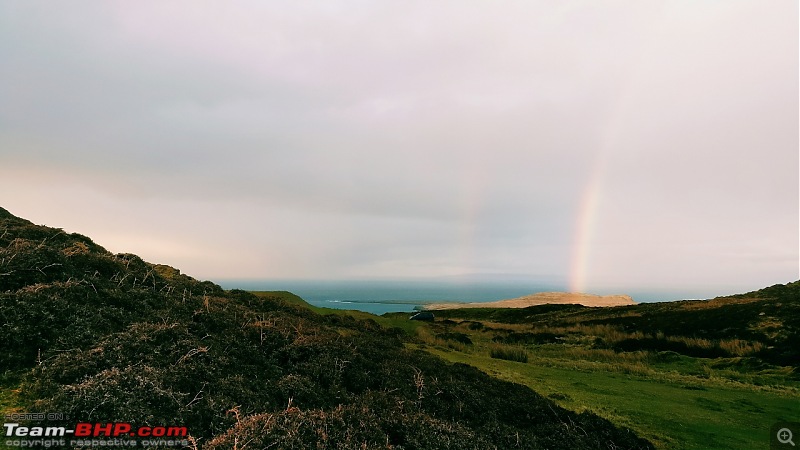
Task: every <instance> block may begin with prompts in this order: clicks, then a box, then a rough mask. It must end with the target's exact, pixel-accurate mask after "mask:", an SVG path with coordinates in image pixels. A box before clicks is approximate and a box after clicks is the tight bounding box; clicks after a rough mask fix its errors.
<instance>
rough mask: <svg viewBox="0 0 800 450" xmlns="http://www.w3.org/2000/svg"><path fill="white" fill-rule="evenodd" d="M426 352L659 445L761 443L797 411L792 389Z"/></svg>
mask: <svg viewBox="0 0 800 450" xmlns="http://www.w3.org/2000/svg"><path fill="white" fill-rule="evenodd" d="M428 351H430V352H431V353H433V354H436V355H438V356H441V357H443V358H444V359H447V360H449V361H452V362H463V363H466V364H471V365H473V366H475V367H478V368H480V369H481V370H483V371H485V372H486V373H489V374H490V375H493V376H496V377H498V378H501V379H505V380H509V381H513V382H516V383H522V384H525V385H527V386H529V387H531V388H532V389H535V390H536V391H537V392H539V393H541V394H543V395H545V396H548V397H549V398H551V399H553V400H555V401H556V402H557V403H558V404H559V405H561V406H562V407H564V408H567V409H570V410H574V411H583V410H588V411H592V412H594V413H597V414H599V415H600V416H602V417H605V418H607V419H609V420H611V421H612V422H614V423H616V424H618V425H624V426H627V427H630V428H631V429H634V430H636V432H637V433H639V434H641V435H642V436H645V437H646V438H647V439H649V440H651V441H652V442H654V443H655V444H656V445H657V446H658V447H659V448H670V449H684V448H685V449H751V448H760V447H763V446H764V445H765V442H767V440H766V435H767V431H768V430H769V427H770V425H772V424H773V423H774V422H776V421H778V420H779V419H781V418H784V419H785V418H790V417H797V414H798V412H799V411H798V409H799V408H800V407H799V406H798V400H797V396H796V395H797V394H796V393H795V394H794V395H792V394H790V393H780V392H767V391H758V390H753V389H750V388H749V387H747V386H741V387H735V386H733V385H731V386H724V385H714V384H711V383H709V384H708V385H705V386H702V387H696V386H691V385H686V384H682V383H680V382H665V381H656V380H653V379H651V378H645V377H639V376H634V375H629V374H624V373H619V372H606V371H583V370H576V369H572V368H561V367H552V366H547V365H540V364H537V363H536V362H535V361H532V362H529V363H527V364H525V363H518V362H512V361H503V360H499V359H493V358H490V357H488V355H482V354H477V353H463V352H458V351H454V350H445V349H442V348H428Z"/></svg>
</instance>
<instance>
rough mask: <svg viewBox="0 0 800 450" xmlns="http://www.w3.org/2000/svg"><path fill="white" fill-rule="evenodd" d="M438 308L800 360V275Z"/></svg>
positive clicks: (656, 344)
mask: <svg viewBox="0 0 800 450" xmlns="http://www.w3.org/2000/svg"><path fill="white" fill-rule="evenodd" d="M436 315H437V317H442V318H461V319H469V320H491V321H496V322H503V323H509V324H526V325H529V326H531V327H533V328H534V329H538V330H540V331H541V332H542V333H551V334H553V333H552V332H553V331H554V330H557V331H556V333H555V335H558V336H559V337H561V338H565V337H567V336H568V335H570V334H575V333H578V330H577V328H576V327H578V326H581V327H591V328H593V329H594V330H595V332H594V334H593V336H594V338H596V339H597V340H596V341H595V342H594V346H595V347H604V348H610V349H614V350H616V351H623V352H624V351H638V350H642V351H648V350H650V351H673V352H677V353H680V354H685V355H688V356H699V357H710V358H714V357H733V356H746V357H749V358H755V359H758V360H760V361H763V362H766V363H770V364H775V365H779V366H793V367H800V281H795V282H793V283H788V284H785V285H784V284H778V285H774V286H771V287H768V288H764V289H761V290H758V291H753V292H749V293H746V294H740V295H734V296H729V297H718V298H715V299H711V300H684V301H675V302H660V303H641V304H636V305H630V306H621V307H616V308H587V307H583V306H580V305H557V304H553V305H538V306H530V307H527V308H521V309H491V308H474V309H453V310H441V311H437V312H436ZM584 332H585V330H584ZM581 333H583V332H581ZM519 339H527V338H524V337H519ZM530 339H535V338H533V337H531V338H530Z"/></svg>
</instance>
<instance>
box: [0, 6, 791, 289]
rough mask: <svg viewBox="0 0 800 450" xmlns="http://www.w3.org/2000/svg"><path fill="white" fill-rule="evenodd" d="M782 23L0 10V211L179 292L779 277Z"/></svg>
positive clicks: (560, 11)
mask: <svg viewBox="0 0 800 450" xmlns="http://www.w3.org/2000/svg"><path fill="white" fill-rule="evenodd" d="M798 16H799V15H798V4H797V2H796V1H794V0H776V1H772V2H763V1H755V0H754V1H740V0H726V1H711V0H701V1H697V0H691V1H688V0H687V1H680V0H674V1H658V0H655V1H647V2H642V1H638V0H614V1H611V0H601V1H597V0H587V1H572V0H565V1H559V2H552V1H525V2H519V1H507V2H479V1H441V2H428V1H391V0H389V1H381V2H366V1H347V2H342V1H335V0H333V1H326V2H312V1H275V2H261V1H246V0H243V1H237V2H211V1H161V0H159V1H136V2H130V1H124V2H123V1H85V0H77V1H71V2H43V1H29V0H25V1H14V0H7V1H3V2H2V3H0V80H2V83H0V99H2V100H0V206H2V207H4V208H6V209H8V210H9V211H10V212H11V213H13V214H15V215H18V216H21V217H24V218H26V219H29V220H31V221H33V222H34V223H39V224H45V225H48V226H54V227H60V228H64V229H65V230H66V231H69V232H79V233H81V234H84V235H87V236H90V237H91V238H92V239H93V240H94V241H95V242H97V243H99V244H100V245H103V246H104V247H106V248H107V249H109V250H110V251H113V252H130V253H136V254H138V255H140V256H142V257H143V258H144V259H146V260H148V261H151V262H158V263H164V264H169V265H172V266H175V267H178V268H180V269H181V270H182V271H183V272H184V273H187V274H189V275H192V276H194V277H196V278H201V279H210V280H214V281H221V280H226V279H287V280H288V279H420V278H443V279H446V278H448V277H456V278H458V277H462V278H463V277H475V278H476V279H477V278H481V277H493V278H498V279H503V278H504V277H505V278H509V279H511V278H513V279H525V280H538V281H554V282H556V283H562V284H563V285H564V286H565V287H567V288H569V289H571V290H575V291H583V292H604V291H609V290H611V291H615V292H619V293H625V292H626V291H630V290H642V289H661V290H664V289H667V290H668V289H680V290H683V291H686V292H698V293H701V292H702V293H703V294H705V293H711V292H714V293H718V294H727V293H735V292H742V291H747V290H753V289H758V288H761V287H764V286H768V285H772V284H775V283H786V282H789V281H793V280H796V279H798V277H799V275H798V271H799V266H800V263H798V259H799V255H798V247H799V246H800V244H799V243H798V234H800V231H799V228H798V211H800V200H799V196H798V186H799V181H798V173H799V172H800V163H799V162H798V152H799V150H798V147H799V143H798V135H799V132H798V128H799V125H798V124H800V119H799V117H798V109H799V108H798V97H799V95H798V81H799V80H800V77H799V76H798V54H799V51H798Z"/></svg>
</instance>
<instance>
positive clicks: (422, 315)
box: [410, 311, 434, 322]
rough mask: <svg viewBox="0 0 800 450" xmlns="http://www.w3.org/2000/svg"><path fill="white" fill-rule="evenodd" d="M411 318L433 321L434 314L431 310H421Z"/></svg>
mask: <svg viewBox="0 0 800 450" xmlns="http://www.w3.org/2000/svg"><path fill="white" fill-rule="evenodd" d="M410 319H411V320H427V321H429V322H433V319H434V316H433V313H432V312H430V311H421V312H418V313H416V314H414V315H413V316H411V317H410Z"/></svg>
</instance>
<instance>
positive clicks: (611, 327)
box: [420, 282, 800, 449]
mask: <svg viewBox="0 0 800 450" xmlns="http://www.w3.org/2000/svg"><path fill="white" fill-rule="evenodd" d="M798 292H800V283H797V282H795V283H790V284H788V285H776V286H772V287H770V288H766V289H763V290H760V291H756V292H751V293H748V294H743V295H738V296H732V297H729V298H719V299H714V300H711V301H706V302H696V301H692V302H670V303H660V304H644V305H637V306H633V307H622V308H608V309H593V308H582V307H579V306H561V305H558V306H540V307H532V308H526V309H519V310H497V309H464V310H450V311H440V312H438V313H437V315H438V318H439V319H438V320H437V322H436V323H435V324H431V325H429V326H428V327H429V329H427V330H421V331H422V333H420V334H421V336H422V339H421V341H422V344H420V347H421V348H425V349H426V350H427V351H429V352H431V353H433V354H436V355H438V356H441V357H443V358H445V359H447V360H449V361H453V362H464V363H468V364H471V365H473V366H476V367H478V368H480V369H481V370H483V371H485V372H486V373H489V374H491V375H493V376H496V377H498V378H501V379H506V380H510V381H514V382H518V383H522V384H525V385H527V386H530V387H531V388H533V389H535V390H536V391H537V392H540V393H542V394H544V395H546V396H548V397H549V398H551V399H554V400H555V401H556V402H557V403H558V404H559V405H561V406H563V407H565V408H567V409H571V410H575V411H582V410H589V411H593V412H595V413H597V414H599V415H601V416H603V417H605V418H608V419H609V420H611V421H612V422H614V423H616V424H618V425H624V426H627V427H630V428H632V429H634V430H636V431H637V432H638V433H640V434H642V435H643V436H645V437H647V438H648V439H650V440H651V441H653V442H655V443H656V444H657V446H658V447H660V448H670V449H671V448H687V449H717V448H718V449H750V448H762V447H764V446H765V445H768V444H767V432H768V430H769V427H770V425H771V424H773V423H775V422H777V421H779V420H797V419H798V418H800V401H798V398H800V390H799V389H800V373H798V354H800V348H798V347H797V346H796V345H795V343H796V342H797V336H798V331H800V330H798V319H800V313H798V311H800V308H798V306H800V296H799V295H798ZM458 334H462V335H464V336H466V337H467V338H468V339H469V341H471V342H472V343H473V344H472V345H463V343H462V342H455V341H453V340H448V339H442V337H446V336H454V335H458ZM460 340H461V341H464V339H463V338H462V339H460ZM733 344H736V345H733ZM498 346H499V347H507V348H515V349H518V350H519V349H522V350H523V351H526V352H527V353H528V355H529V362H528V363H519V362H513V361H504V360H499V359H493V358H490V357H489V351H490V349H492V348H497V347H498ZM708 356H714V357H708Z"/></svg>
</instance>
